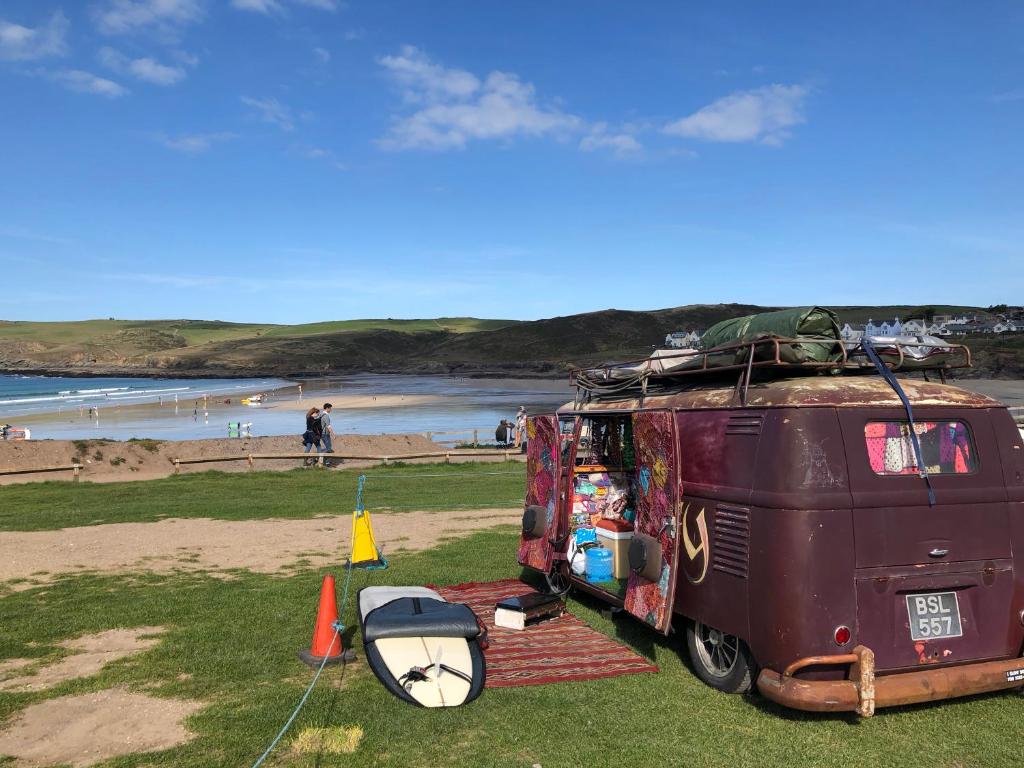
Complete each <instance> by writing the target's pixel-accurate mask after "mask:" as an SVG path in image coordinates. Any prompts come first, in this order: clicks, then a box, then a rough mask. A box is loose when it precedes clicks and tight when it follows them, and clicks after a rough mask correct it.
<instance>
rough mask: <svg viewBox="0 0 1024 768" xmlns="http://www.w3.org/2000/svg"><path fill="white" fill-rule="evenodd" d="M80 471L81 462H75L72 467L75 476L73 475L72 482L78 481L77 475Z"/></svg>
mask: <svg viewBox="0 0 1024 768" xmlns="http://www.w3.org/2000/svg"><path fill="white" fill-rule="evenodd" d="M81 471H82V465H81V464H75V467H74V472H75V476H74V478H73V480H72V482H75V483H77V482H78V476H79V475H80V474H81Z"/></svg>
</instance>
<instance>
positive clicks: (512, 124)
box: [379, 46, 583, 150]
mask: <svg viewBox="0 0 1024 768" xmlns="http://www.w3.org/2000/svg"><path fill="white" fill-rule="evenodd" d="M379 62H380V64H381V65H382V66H383V67H384V68H385V69H387V70H388V72H389V73H390V74H391V75H392V77H393V78H394V79H395V80H396V82H398V83H399V84H400V85H401V86H402V88H403V95H404V98H405V100H406V102H407V103H409V104H413V105H416V110H415V111H414V112H413V113H412V114H410V115H406V116H403V117H398V118H396V120H395V121H394V123H393V124H392V126H391V129H390V131H389V132H388V135H387V136H385V137H384V138H383V139H381V141H380V144H381V146H383V147H385V148H388V149H435V150H446V149H461V148H462V147H465V146H466V144H467V143H468V142H470V141H472V140H486V139H509V138H513V137H515V136H544V135H554V136H564V135H566V134H568V133H570V132H573V131H576V130H579V129H580V128H581V126H582V125H583V121H582V120H581V119H580V118H578V117H576V116H575V115H571V114H568V113H565V112H563V111H561V110H560V109H558V108H556V107H544V106H541V105H539V104H538V103H537V100H536V98H535V95H534V88H533V85H531V84H530V83H524V82H522V81H521V80H520V79H519V78H518V77H517V76H516V75H514V74H510V73H506V72H499V71H494V72H491V73H490V74H489V75H487V77H486V78H485V79H483V80H482V81H481V80H480V79H479V78H477V77H476V76H475V75H473V74H472V73H471V72H467V71H465V70H462V69H452V68H447V67H444V66H441V65H440V64H436V63H434V62H433V61H431V60H430V59H429V58H428V57H427V56H426V55H425V54H423V53H422V52H421V51H419V50H418V49H417V48H415V47H413V46H405V47H403V48H402V50H401V53H400V54H399V55H397V56H385V57H383V58H381V59H380V60H379Z"/></svg>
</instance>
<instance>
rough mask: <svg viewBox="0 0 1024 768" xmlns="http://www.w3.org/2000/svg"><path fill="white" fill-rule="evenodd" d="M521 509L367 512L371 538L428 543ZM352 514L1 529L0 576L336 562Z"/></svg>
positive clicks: (407, 546) (508, 519)
mask: <svg viewBox="0 0 1024 768" xmlns="http://www.w3.org/2000/svg"><path fill="white" fill-rule="evenodd" d="M521 514H522V510H520V509H478V510H457V511H429V512H401V513H398V512H394V513H388V514H377V515H375V516H374V517H373V531H374V535H375V537H376V540H377V546H379V547H380V548H382V549H383V550H384V553H385V554H386V555H389V554H391V553H393V552H396V551H398V550H403V549H404V550H410V551H418V550H423V549H430V548H431V547H433V546H435V545H436V544H438V543H439V542H441V541H442V540H443V539H447V538H453V537H462V536H467V535H469V534H471V533H473V532H475V531H479V530H483V529H485V528H492V527H494V526H497V525H510V524H518V523H519V519H520V516H521ZM351 532H352V517H351V515H338V516H332V517H316V518H313V519H310V520H241V521H234V520H210V519H208V518H199V519H188V520H184V519H170V520H161V521H160V522H157V523H116V524H112V525H95V526H85V527H81V528H63V529H61V530H57V531H31V532H10V533H4V534H3V536H0V582H4V581H9V580H11V579H28V580H29V581H28V582H18V583H17V584H14V585H9V586H12V587H14V588H15V589H21V588H27V587H29V586H33V585H34V584H38V583H46V582H48V581H50V580H52V579H53V578H54V577H55V576H58V575H60V574H65V573H79V572H84V571H93V572H97V573H124V572H138V571H154V572H162V573H166V572H170V571H175V570H189V571H218V570H226V569H230V568H247V569H249V570H253V571H257V572H260V573H273V572H276V571H280V570H282V569H283V568H286V567H287V566H290V565H293V564H295V563H296V562H297V561H300V560H302V561H306V562H308V564H310V565H314V566H316V565H321V564H326V563H338V562H339V560H340V559H341V558H342V557H343V556H342V554H341V553H342V552H345V553H347V552H349V551H350V538H351Z"/></svg>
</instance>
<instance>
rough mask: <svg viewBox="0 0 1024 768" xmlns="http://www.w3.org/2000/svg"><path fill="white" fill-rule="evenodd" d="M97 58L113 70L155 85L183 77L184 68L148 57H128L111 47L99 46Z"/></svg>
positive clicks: (179, 79) (169, 82)
mask: <svg viewBox="0 0 1024 768" xmlns="http://www.w3.org/2000/svg"><path fill="white" fill-rule="evenodd" d="M99 60H100V63H102V64H103V65H104V66H105V67H108V68H109V69H112V70H113V71H114V72H117V73H119V74H122V75H128V76H131V77H134V78H135V79H136V80H144V81H145V82H147V83H154V84H156V85H174V84H175V83H178V82H181V81H182V80H184V79H185V70H184V69H182V68H181V67H171V66H168V65H166V64H161V63H160V62H158V61H156V60H155V59H151V58H149V57H143V58H141V59H129V58H128V57H127V56H125V55H124V54H122V53H120V52H119V51H116V50H114V49H113V48H101V49H100V52H99Z"/></svg>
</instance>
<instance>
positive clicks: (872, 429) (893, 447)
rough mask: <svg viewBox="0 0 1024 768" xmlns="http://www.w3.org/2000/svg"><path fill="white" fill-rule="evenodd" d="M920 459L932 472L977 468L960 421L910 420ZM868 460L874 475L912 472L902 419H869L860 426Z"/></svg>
mask: <svg viewBox="0 0 1024 768" xmlns="http://www.w3.org/2000/svg"><path fill="white" fill-rule="evenodd" d="M914 431H915V432H917V439H918V442H919V443H920V444H921V458H922V460H923V461H924V465H925V469H927V470H928V473H929V474H932V475H966V474H970V473H971V472H974V471H975V470H976V469H977V468H978V458H977V454H976V453H975V451H974V441H973V440H972V439H971V432H970V430H969V429H968V427H967V425H966V424H965V423H964V422H962V421H918V422H915V423H914ZM864 442H865V443H866V444H867V448H868V461H870V462H871V469H872V470H874V472H875V474H876V475H909V474H916V473H917V471H918V468H917V459H916V457H915V456H914V444H913V442H912V441H911V439H910V424H909V423H908V422H905V421H869V422H868V423H867V424H865V425H864Z"/></svg>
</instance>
